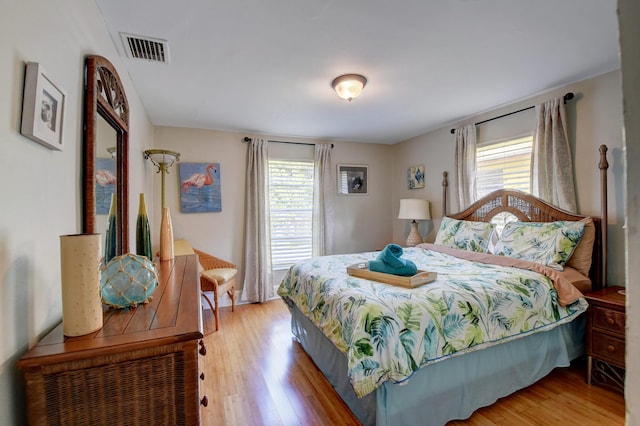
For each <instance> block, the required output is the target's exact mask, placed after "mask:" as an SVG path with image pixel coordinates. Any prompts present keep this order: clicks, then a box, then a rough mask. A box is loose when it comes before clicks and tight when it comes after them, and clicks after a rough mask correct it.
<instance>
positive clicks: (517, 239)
mask: <svg viewBox="0 0 640 426" xmlns="http://www.w3.org/2000/svg"><path fill="white" fill-rule="evenodd" d="M584 225H585V223H584V222H580V221H578V222H571V221H558V222H511V223H507V224H506V225H505V227H504V229H503V230H502V234H501V235H500V240H498V243H497V244H496V246H495V248H494V254H497V255H501V256H509V257H513V258H515V259H524V260H529V261H531V262H536V263H540V264H542V265H546V266H548V267H550V268H553V269H555V270H557V271H562V270H563V266H564V265H565V263H567V260H568V259H569V258H570V257H571V255H572V254H573V251H574V250H575V248H576V246H577V245H578V243H579V242H580V239H581V238H582V234H583V233H584Z"/></svg>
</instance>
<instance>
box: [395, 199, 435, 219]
mask: <svg viewBox="0 0 640 426" xmlns="http://www.w3.org/2000/svg"><path fill="white" fill-rule="evenodd" d="M398 219H411V220H427V219H431V214H429V200H423V199H421V198H403V199H401V200H400V212H399V213H398Z"/></svg>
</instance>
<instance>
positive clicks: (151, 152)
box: [144, 149, 180, 168]
mask: <svg viewBox="0 0 640 426" xmlns="http://www.w3.org/2000/svg"><path fill="white" fill-rule="evenodd" d="M144 158H148V159H150V160H151V162H152V163H153V164H155V165H156V166H158V165H159V164H164V165H166V166H167V168H168V167H171V165H172V164H173V163H174V162H176V161H178V160H180V153H179V152H175V151H169V150H168V149H148V150H146V151H144Z"/></svg>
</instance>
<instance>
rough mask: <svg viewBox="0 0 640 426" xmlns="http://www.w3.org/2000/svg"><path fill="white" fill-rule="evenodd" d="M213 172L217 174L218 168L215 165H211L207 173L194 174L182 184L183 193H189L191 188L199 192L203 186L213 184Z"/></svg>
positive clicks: (206, 170)
mask: <svg viewBox="0 0 640 426" xmlns="http://www.w3.org/2000/svg"><path fill="white" fill-rule="evenodd" d="M211 170H213V173H215V172H217V169H216V167H215V166H214V165H213V164H209V165H208V166H207V168H206V169H205V173H194V174H192V175H191V176H189V177H188V178H186V179H185V180H183V181H182V183H181V184H180V187H181V188H182V191H183V192H187V191H189V188H191V187H195V188H198V191H199V190H200V188H202V187H203V186H205V185H207V186H208V185H211V184H213V175H212V174H211Z"/></svg>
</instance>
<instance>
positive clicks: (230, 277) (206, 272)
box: [193, 249, 238, 331]
mask: <svg viewBox="0 0 640 426" xmlns="http://www.w3.org/2000/svg"><path fill="white" fill-rule="evenodd" d="M193 251H194V252H195V253H196V254H197V255H198V257H199V258H200V265H202V269H203V270H202V272H201V273H200V288H201V290H202V296H204V298H205V299H206V301H207V303H208V304H209V306H210V307H211V310H212V311H213V314H214V316H215V319H216V331H218V330H219V329H220V318H219V316H218V307H219V306H220V305H219V302H218V298H219V295H220V294H224V293H227V294H228V295H229V297H230V298H231V311H232V312H233V311H235V307H236V296H235V287H236V274H237V273H238V270H237V269H236V265H235V264H233V263H231V262H227V261H226V260H222V259H220V258H217V257H215V256H212V255H210V254H208V253H205V252H203V251H200V250H196V249H193ZM207 291H211V292H213V302H214V303H211V299H209V297H208V296H207V295H206V293H205V292H207ZM214 305H215V306H214Z"/></svg>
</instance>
